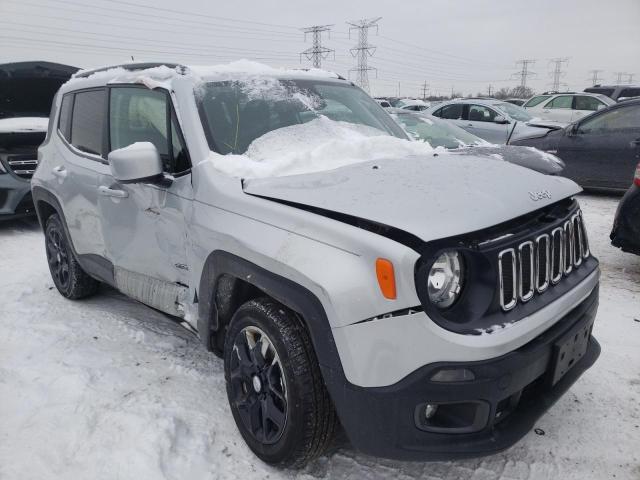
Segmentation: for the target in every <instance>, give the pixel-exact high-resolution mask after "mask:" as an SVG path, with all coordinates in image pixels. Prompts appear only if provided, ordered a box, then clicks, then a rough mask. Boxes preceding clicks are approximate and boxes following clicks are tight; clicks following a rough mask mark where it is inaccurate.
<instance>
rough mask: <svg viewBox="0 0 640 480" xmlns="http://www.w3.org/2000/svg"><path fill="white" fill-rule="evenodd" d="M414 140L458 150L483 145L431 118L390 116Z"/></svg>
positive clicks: (473, 138)
mask: <svg viewBox="0 0 640 480" xmlns="http://www.w3.org/2000/svg"><path fill="white" fill-rule="evenodd" d="M392 116H393V117H394V118H395V119H396V120H397V121H398V122H400V124H401V125H402V126H403V127H404V129H405V130H406V131H407V132H409V134H410V135H411V136H412V137H413V138H415V139H416V140H424V141H425V142H428V143H429V144H430V145H431V146H432V147H444V148H450V149H453V148H460V147H464V146H467V145H479V144H482V143H485V142H484V140H482V139H481V138H478V137H476V136H475V135H472V134H470V133H468V132H466V131H465V130H463V129H462V128H460V127H457V126H455V125H453V124H451V123H449V122H446V121H443V120H439V119H437V118H433V117H426V116H423V115H420V114H415V113H398V114H394V115H392Z"/></svg>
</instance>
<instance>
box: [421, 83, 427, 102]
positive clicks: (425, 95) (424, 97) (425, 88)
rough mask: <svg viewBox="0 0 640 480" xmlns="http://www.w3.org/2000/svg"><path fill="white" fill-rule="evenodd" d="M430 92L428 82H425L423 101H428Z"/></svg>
mask: <svg viewBox="0 0 640 480" xmlns="http://www.w3.org/2000/svg"><path fill="white" fill-rule="evenodd" d="M428 91H429V84H428V83H427V82H424V83H423V84H422V100H426V99H427V92H428Z"/></svg>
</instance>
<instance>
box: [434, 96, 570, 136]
mask: <svg viewBox="0 0 640 480" xmlns="http://www.w3.org/2000/svg"><path fill="white" fill-rule="evenodd" d="M427 113H430V114H431V115H433V116H435V117H439V118H442V119H445V120H449V121H451V122H452V123H454V124H456V125H457V126H459V127H460V128H463V129H464V130H466V131H468V132H470V133H473V134H474V135H476V136H478V137H480V138H482V139H484V140H486V141H488V142H490V143H507V141H509V140H512V139H516V138H522V137H530V136H535V135H544V134H546V133H547V132H548V131H549V130H551V129H559V128H562V127H564V124H559V123H557V122H549V121H542V120H539V119H535V118H534V117H533V116H532V115H531V114H530V113H529V112H527V111H526V110H525V109H524V108H522V107H518V106H517V105H513V104H511V103H507V102H503V101H501V100H494V99H460V100H450V101H448V102H443V103H441V104H439V105H436V106H434V107H431V108H430V109H429V110H427Z"/></svg>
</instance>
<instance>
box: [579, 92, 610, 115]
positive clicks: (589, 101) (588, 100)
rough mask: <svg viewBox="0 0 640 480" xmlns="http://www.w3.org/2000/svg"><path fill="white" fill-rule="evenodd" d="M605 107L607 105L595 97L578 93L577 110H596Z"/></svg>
mask: <svg viewBox="0 0 640 480" xmlns="http://www.w3.org/2000/svg"><path fill="white" fill-rule="evenodd" d="M604 107H606V105H605V104H604V103H602V102H601V101H600V100H598V99H597V98H595V97H587V96H583V95H578V96H577V97H576V106H575V110H590V111H592V112H595V111H597V110H599V109H601V108H604Z"/></svg>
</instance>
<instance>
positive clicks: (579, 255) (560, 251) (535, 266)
mask: <svg viewBox="0 0 640 480" xmlns="http://www.w3.org/2000/svg"><path fill="white" fill-rule="evenodd" d="M588 256H589V243H588V240H587V234H586V231H585V228H584V221H583V219H582V212H581V211H578V212H577V213H575V214H573V215H572V216H571V217H570V218H569V219H568V220H566V221H565V222H564V224H563V225H562V226H561V227H557V228H554V229H553V230H551V231H550V232H548V233H544V234H542V235H539V236H538V237H537V238H535V239H532V240H526V241H523V242H521V243H520V244H518V245H517V246H515V247H512V248H506V249H504V250H502V251H500V252H499V253H498V277H499V278H498V287H499V296H500V306H501V307H502V310H504V311H508V310H511V309H512V308H514V307H515V306H516V305H517V304H518V302H522V303H526V302H528V301H529V300H531V299H532V298H533V297H534V295H535V294H536V293H537V294H541V293H543V292H544V291H545V290H547V289H548V288H549V287H550V286H553V285H556V284H557V283H558V282H560V281H561V280H562V277H563V276H567V275H570V274H571V272H572V271H573V270H574V269H575V268H578V267H579V266H580V265H581V264H582V262H583V260H584V259H586V258H587V257H588Z"/></svg>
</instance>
